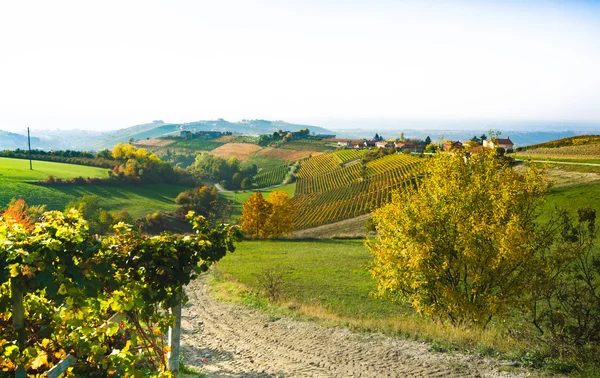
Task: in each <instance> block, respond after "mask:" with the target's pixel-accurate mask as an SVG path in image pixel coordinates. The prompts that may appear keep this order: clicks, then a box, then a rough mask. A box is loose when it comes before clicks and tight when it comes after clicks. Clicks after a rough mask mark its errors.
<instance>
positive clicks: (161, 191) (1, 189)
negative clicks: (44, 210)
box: [0, 158, 189, 217]
mask: <svg viewBox="0 0 600 378" xmlns="http://www.w3.org/2000/svg"><path fill="white" fill-rule="evenodd" d="M33 168H34V170H33V171H30V170H29V161H28V160H22V159H8V158H0V207H4V206H6V204H7V203H8V202H9V201H10V200H11V199H13V198H22V199H24V200H25V201H26V202H27V203H28V204H30V205H42V204H46V205H47V206H48V209H49V210H62V209H64V207H65V205H66V204H67V203H69V201H71V200H73V199H75V198H77V197H81V196H83V195H86V194H90V195H96V196H98V197H100V198H101V199H102V204H103V206H104V208H106V209H107V210H114V211H120V210H126V211H127V212H129V213H130V214H131V215H132V216H133V217H141V216H143V215H145V214H147V213H151V212H154V211H156V210H165V211H169V210H175V209H176V208H177V207H178V206H177V205H176V204H175V197H177V195H178V194H179V193H180V192H182V191H184V190H187V189H189V188H186V187H183V186H178V185H167V184H154V185H143V186H129V185H128V186H122V187H117V186H95V185H83V186H76V185H65V186H52V187H47V186H41V185H36V184H34V183H33V182H35V181H40V180H45V179H46V178H48V176H49V175H53V176H55V177H60V178H73V177H78V176H83V177H108V173H107V170H106V169H104V168H94V167H87V166H82V165H74V164H63V163H53V162H45V161H34V162H33Z"/></svg>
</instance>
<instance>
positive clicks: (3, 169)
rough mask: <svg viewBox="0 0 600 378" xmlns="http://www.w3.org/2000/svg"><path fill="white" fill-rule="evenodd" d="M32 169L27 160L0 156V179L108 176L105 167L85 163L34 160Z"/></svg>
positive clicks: (27, 179) (31, 179)
mask: <svg viewBox="0 0 600 378" xmlns="http://www.w3.org/2000/svg"><path fill="white" fill-rule="evenodd" d="M32 165H33V170H30V169H29V160H25V159H12V158H0V180H12V181H29V182H31V181H42V180H46V179H47V178H48V176H54V177H56V178H63V179H70V178H75V177H79V176H82V177H86V178H87V177H99V178H106V177H108V170H107V169H106V168H96V167H88V166H85V165H76V164H64V163H54V162H49V161H40V160H34V161H33V162H32Z"/></svg>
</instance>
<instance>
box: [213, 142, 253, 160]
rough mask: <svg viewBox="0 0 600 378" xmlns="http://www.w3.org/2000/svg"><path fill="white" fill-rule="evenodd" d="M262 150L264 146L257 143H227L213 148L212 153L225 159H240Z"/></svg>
mask: <svg viewBox="0 0 600 378" xmlns="http://www.w3.org/2000/svg"><path fill="white" fill-rule="evenodd" d="M260 150H262V147H260V146H259V145H257V144H248V143H227V144H224V145H222V146H221V147H219V148H216V149H214V150H212V151H211V154H213V155H215V156H218V157H220V158H223V159H229V158H232V157H235V158H237V159H239V160H246V159H248V158H250V157H251V156H253V155H254V154H255V153H257V152H258V151H260Z"/></svg>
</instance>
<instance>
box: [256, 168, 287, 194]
mask: <svg viewBox="0 0 600 378" xmlns="http://www.w3.org/2000/svg"><path fill="white" fill-rule="evenodd" d="M289 171H290V168H289V167H288V165H287V164H283V165H279V166H276V167H274V168H267V169H263V170H261V171H260V172H259V173H258V174H257V175H256V176H254V182H255V183H256V185H257V186H258V187H259V188H264V187H267V186H271V185H278V184H281V183H282V182H283V180H284V179H285V176H286V175H287V174H288V172H289Z"/></svg>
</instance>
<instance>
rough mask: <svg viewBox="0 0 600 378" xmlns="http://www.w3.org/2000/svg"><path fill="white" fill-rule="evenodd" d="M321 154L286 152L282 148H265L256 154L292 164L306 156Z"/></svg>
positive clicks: (296, 151) (313, 152) (315, 152)
mask: <svg viewBox="0 0 600 378" xmlns="http://www.w3.org/2000/svg"><path fill="white" fill-rule="evenodd" d="M322 154H323V153H322V152H317V151H298V150H286V149H284V148H273V147H267V148H265V149H263V150H262V151H260V152H259V153H257V154H256V155H258V156H264V157H272V158H275V159H281V160H285V161H286V162H288V163H289V162H293V161H296V160H299V159H302V158H305V157H308V156H317V155H322Z"/></svg>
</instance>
